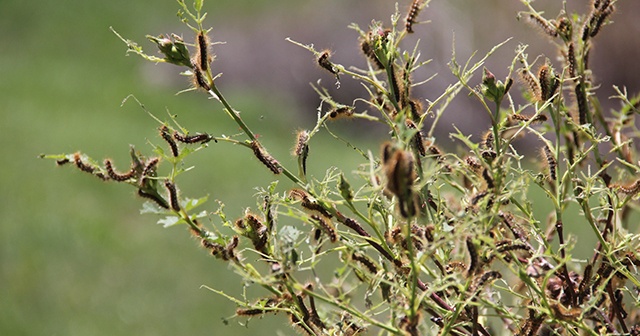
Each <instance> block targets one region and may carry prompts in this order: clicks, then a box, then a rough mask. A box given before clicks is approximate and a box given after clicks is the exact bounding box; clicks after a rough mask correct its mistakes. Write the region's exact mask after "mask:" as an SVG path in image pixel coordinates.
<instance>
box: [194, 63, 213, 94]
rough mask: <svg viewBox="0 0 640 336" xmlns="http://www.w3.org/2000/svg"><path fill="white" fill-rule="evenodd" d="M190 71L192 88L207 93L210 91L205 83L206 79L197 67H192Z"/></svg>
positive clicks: (206, 82) (207, 83) (209, 87)
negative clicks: (191, 73)
mask: <svg viewBox="0 0 640 336" xmlns="http://www.w3.org/2000/svg"><path fill="white" fill-rule="evenodd" d="M192 71H193V86H195V87H197V88H201V89H203V90H205V91H207V92H209V91H211V86H210V85H209V82H208V81H207V79H206V78H205V77H204V74H203V73H202V70H200V68H199V67H197V66H194V67H193V69H192Z"/></svg>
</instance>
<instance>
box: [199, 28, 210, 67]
mask: <svg viewBox="0 0 640 336" xmlns="http://www.w3.org/2000/svg"><path fill="white" fill-rule="evenodd" d="M196 39H197V40H198V44H197V53H196V58H197V59H198V62H199V63H198V65H199V66H200V69H201V70H202V71H207V70H208V69H209V63H211V56H209V37H208V36H207V34H205V32H204V31H199V32H198V35H197V36H196Z"/></svg>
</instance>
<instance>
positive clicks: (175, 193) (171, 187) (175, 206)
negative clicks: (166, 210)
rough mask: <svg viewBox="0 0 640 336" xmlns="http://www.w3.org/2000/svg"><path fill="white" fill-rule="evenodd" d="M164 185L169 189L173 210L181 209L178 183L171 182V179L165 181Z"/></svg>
mask: <svg viewBox="0 0 640 336" xmlns="http://www.w3.org/2000/svg"><path fill="white" fill-rule="evenodd" d="M164 186H165V187H166V188H167V191H169V201H170V203H171V208H172V209H173V211H176V212H177V211H180V203H179V202H178V191H177V190H176V185H175V184H173V183H171V181H169V180H166V181H164Z"/></svg>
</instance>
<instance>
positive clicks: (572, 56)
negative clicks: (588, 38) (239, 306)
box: [567, 42, 578, 81]
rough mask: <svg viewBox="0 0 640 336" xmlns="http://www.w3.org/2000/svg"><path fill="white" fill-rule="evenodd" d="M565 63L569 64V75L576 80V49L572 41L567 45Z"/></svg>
mask: <svg viewBox="0 0 640 336" xmlns="http://www.w3.org/2000/svg"><path fill="white" fill-rule="evenodd" d="M567 63H568V64H569V76H571V78H574V81H575V80H576V69H577V68H576V66H577V63H578V61H576V51H575V46H574V44H573V42H571V43H569V46H568V47H567Z"/></svg>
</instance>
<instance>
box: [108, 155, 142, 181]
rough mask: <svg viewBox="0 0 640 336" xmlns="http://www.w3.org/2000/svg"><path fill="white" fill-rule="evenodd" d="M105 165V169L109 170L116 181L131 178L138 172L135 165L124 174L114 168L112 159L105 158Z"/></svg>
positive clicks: (110, 175) (109, 173)
mask: <svg viewBox="0 0 640 336" xmlns="http://www.w3.org/2000/svg"><path fill="white" fill-rule="evenodd" d="M104 166H105V169H106V170H107V174H108V175H109V177H110V178H111V179H112V180H114V181H119V182H122V181H126V180H128V179H130V178H133V177H134V176H135V173H136V170H135V167H132V168H131V169H130V170H129V171H128V172H126V173H124V174H120V173H118V172H116V170H115V169H114V168H113V165H112V163H111V160H109V159H106V160H104Z"/></svg>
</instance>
